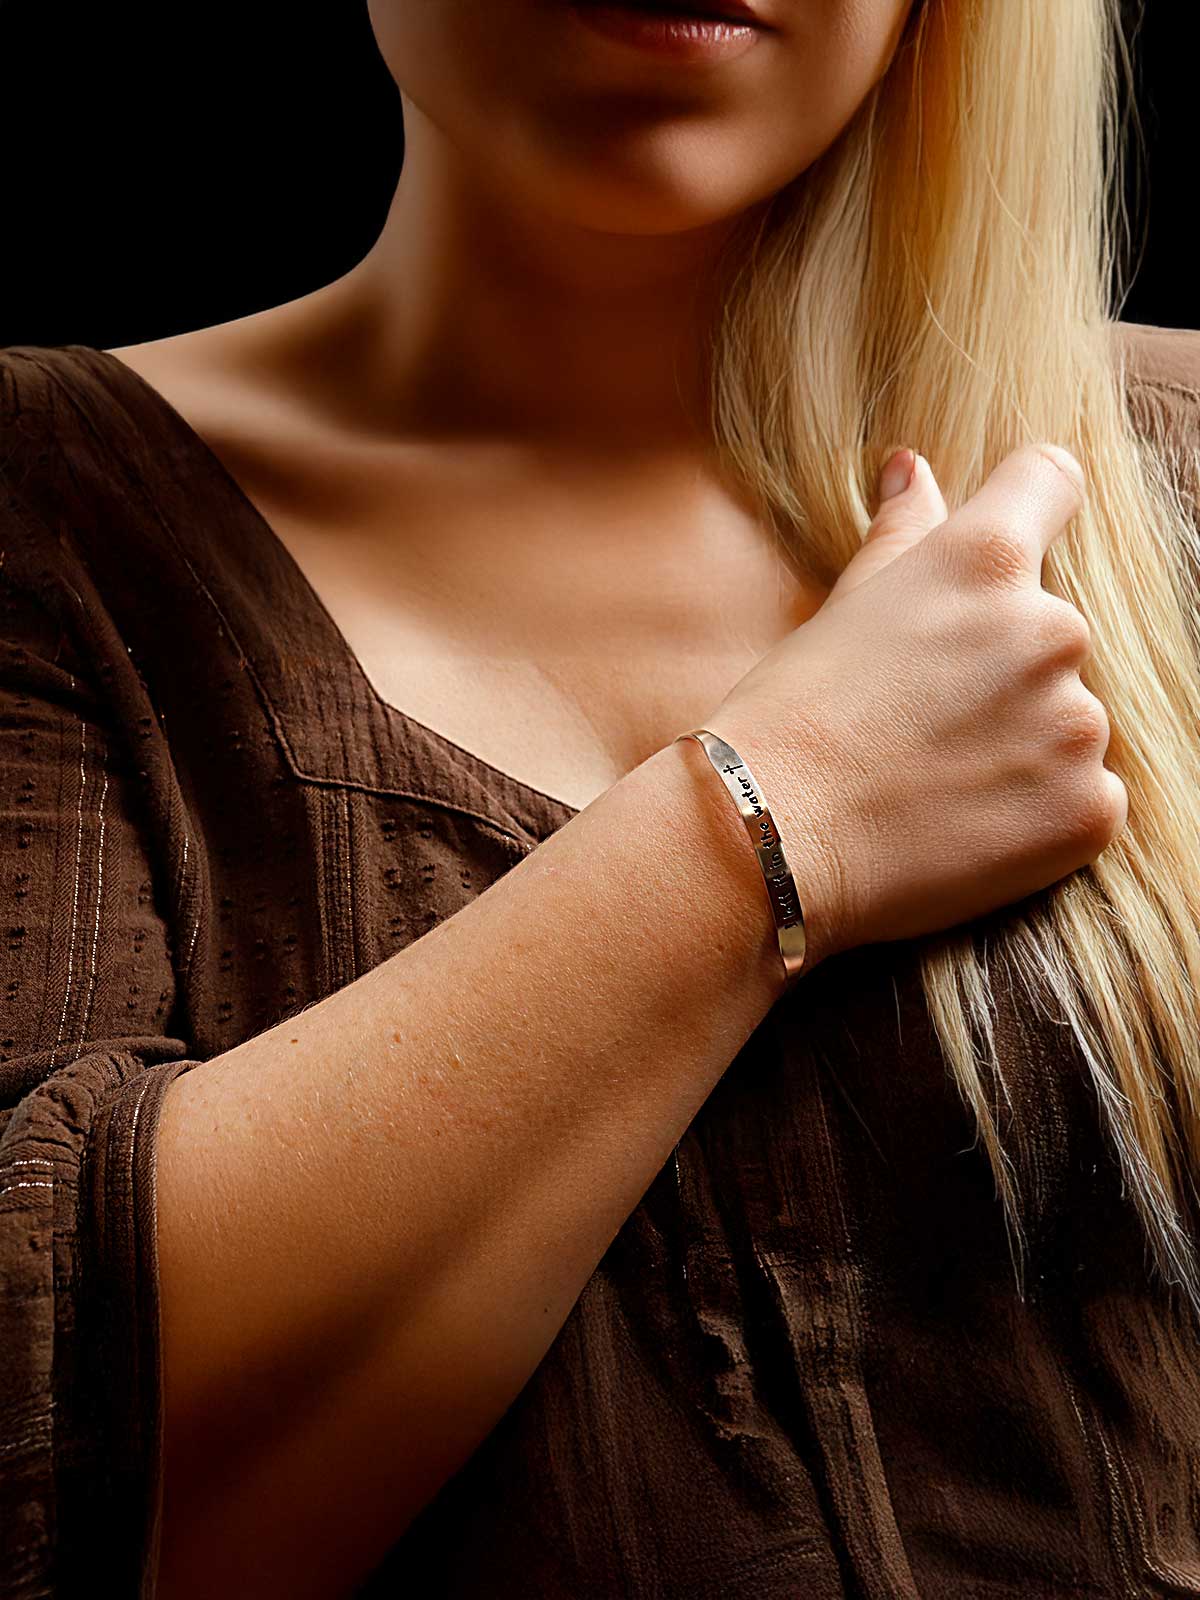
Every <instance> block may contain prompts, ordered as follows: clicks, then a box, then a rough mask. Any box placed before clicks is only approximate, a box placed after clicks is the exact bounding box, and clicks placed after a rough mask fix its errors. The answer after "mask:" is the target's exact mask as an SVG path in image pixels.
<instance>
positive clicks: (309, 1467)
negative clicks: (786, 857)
mask: <svg viewBox="0 0 1200 1600" xmlns="http://www.w3.org/2000/svg"><path fill="white" fill-rule="evenodd" d="M747 759H750V757H749V756H747ZM764 782H765V774H764ZM781 826H782V822H781ZM802 846H803V836H802V835H801V836H798V837H797V838H796V840H795V843H794V845H793V846H792V855H793V858H794V861H793V864H794V866H795V867H796V870H797V874H798V878H800V879H801V880H802V881H804V882H805V883H806V885H807V884H809V883H812V882H813V880H814V878H815V873H816V870H817V867H818V863H817V861H816V859H815V852H813V855H814V859H813V870H812V872H810V871H809V870H808V868H807V866H806V865H805V862H804V857H803V853H802ZM806 910H807V911H808V915H809V931H810V938H811V939H812V940H813V941H814V942H815V941H816V940H817V939H818V938H819V920H818V919H819V911H818V906H817V903H816V900H815V899H814V898H813V896H812V894H811V893H810V895H809V904H808V906H807V907H806ZM813 953H814V957H816V956H817V955H818V954H819V952H818V951H817V950H816V949H815V948H814V952H813ZM780 983H781V967H780V962H779V954H778V949H777V947H776V945H775V942H774V936H773V930H772V928H771V920H770V914H769V911H768V907H767V901H766V895H765V893H764V888H763V883H762V879H761V876H760V874H759V869H758V866H757V864H756V861H755V858H754V855H753V852H752V850H751V849H750V846H749V842H748V840H747V838H746V834H745V830H744V827H743V824H742V822H741V820H740V818H739V817H738V815H737V812H736V809H735V808H734V807H733V805H732V804H731V803H730V800H729V797H728V795H727V794H726V793H725V792H724V789H723V788H722V786H721V784H720V783H719V781H718V780H717V777H716V775H715V774H714V773H713V772H712V771H711V769H709V768H708V765H707V759H706V757H705V756H704V753H703V751H701V750H700V748H699V746H698V745H696V744H695V743H694V742H693V741H690V740H688V741H684V742H682V743H678V744H674V745H671V746H668V747H667V748H666V749H664V750H662V751H659V752H658V753H657V754H656V755H654V756H652V757H651V758H650V759H649V760H648V761H647V762H645V763H644V764H643V765H642V766H641V767H639V768H637V769H636V770H635V771H634V772H632V773H631V774H629V776H628V777H626V778H625V779H623V780H622V781H621V782H620V783H618V784H617V785H615V786H614V787H613V788H612V789H610V790H609V791H608V792H607V793H606V794H604V795H603V796H601V797H600V798H599V799H598V800H597V801H595V802H594V803H593V804H592V805H590V806H588V807H587V808H586V809H585V810H584V811H583V812H581V813H580V814H579V815H578V816H576V817H574V818H572V819H571V821H570V822H569V823H568V824H567V825H566V826H565V827H563V828H562V829H561V830H559V831H558V832H557V833H556V834H554V835H552V836H551V837H550V838H549V839H547V840H546V841H545V842H544V843H543V844H542V845H541V846H539V848H538V849H537V850H535V851H534V852H533V853H532V854H531V855H530V856H528V857H527V858H526V859H525V860H524V861H522V862H520V863H519V864H518V865H517V866H516V867H514V868H513V869H512V870H511V871H510V872H508V873H506V874H505V876H504V877H503V878H502V879H500V880H499V881H498V882H497V883H495V884H494V885H493V886H492V887H491V888H489V889H488V890H487V891H486V892H485V893H484V894H483V895H482V896H480V898H479V899H478V900H476V901H474V902H472V903H471V904H469V905H467V906H466V907H464V908H463V909H462V910H460V911H459V912H457V913H456V914H455V915H454V916H452V917H450V918H449V919H447V920H446V921H445V922H444V923H442V924H440V925H439V926H437V927H435V928H434V929H432V930H431V931H430V932H429V933H428V934H426V935H425V936H424V937H423V938H421V939H419V940H418V941H417V942H416V943H415V944H413V945H411V946H409V947H408V948H407V949H405V950H403V951H401V952H399V953H398V954H397V955H395V956H393V957H392V958H390V959H389V960H388V961H386V962H384V963H383V964H382V965H381V966H379V967H377V968H375V969H373V970H372V971H371V972H369V973H367V974H365V975H364V976H363V977H361V978H360V979H358V980H357V981H356V982H354V983H352V984H350V985H348V986H347V987H346V988H344V989H342V990H340V991H339V992H337V993H335V994H333V995H331V996H329V997H328V998H327V999H325V1000H323V1001H321V1002H320V1003H319V1004H316V1005H313V1006H311V1007H309V1008H308V1009H307V1010H305V1011H304V1012H302V1013H301V1014H299V1015H298V1016H295V1017H293V1018H291V1019H290V1020H288V1021H286V1022H284V1023H281V1024H279V1025H278V1026H277V1027H274V1028H272V1029H270V1030H268V1031H267V1032H265V1033H262V1034H260V1035H258V1036H257V1037H255V1038H253V1039H250V1040H248V1041H247V1042H245V1043H244V1044H241V1045H239V1046H238V1047H236V1048H235V1049H233V1050H230V1051H228V1052H226V1053H225V1054H223V1055H221V1056H219V1057H216V1058H214V1059H213V1060H211V1061H208V1062H205V1063H203V1064H202V1065H200V1066H198V1067H195V1068H193V1069H192V1070H191V1071H189V1072H188V1073H187V1074H185V1075H184V1076H183V1077H181V1078H180V1079H178V1080H177V1082H176V1083H175V1084H173V1085H172V1087H171V1089H170V1090H169V1092H168V1096H167V1099H166V1100H165V1102H164V1106H163V1111H162V1120H161V1125H160V1131H159V1144H158V1230H159V1252H160V1273H161V1295H162V1318H163V1342H164V1386H165V1458H166V1459H165V1471H164V1483H165V1498H164V1524H163V1565H162V1577H161V1586H160V1591H159V1592H160V1594H161V1595H162V1596H163V1600H177V1597H179V1596H185V1595H186V1596H191V1595H200V1594H204V1595H211V1594H216V1593H219V1594H222V1595H225V1596H228V1597H233V1596H237V1595H240V1594H243V1593H245V1594H251V1593H256V1594H262V1593H266V1592H271V1593H281V1594H282V1593H286V1594H288V1595H289V1596H293V1597H298V1596H302V1595H306V1594H312V1595H328V1594H331V1593H337V1592H339V1587H340V1586H341V1585H344V1584H347V1583H348V1582H349V1581H350V1580H351V1579H353V1578H354V1577H356V1576H360V1575H362V1574H363V1573H365V1572H366V1571H368V1570H369V1568H370V1567H371V1566H372V1565H373V1564H375V1562H376V1561H377V1560H378V1559H379V1558H380V1557H381V1556H382V1554H383V1553H384V1551H385V1550H386V1548H387V1546H388V1545H389V1544H390V1543H391V1542H393V1541H394V1540H395V1538H396V1537H397V1536H398V1535H399V1533H400V1532H401V1531H402V1529H403V1527H404V1525H405V1524H406V1522H407V1521H408V1519H409V1518H410V1517H411V1515H412V1514H413V1513H414V1512H415V1511H416V1510H417V1509H418V1508H419V1507H420V1506H421V1504H422V1503H423V1502H424V1501H425V1500H427V1499H428V1498H429V1496H430V1495H431V1494H432V1493H433V1492H434V1491H435V1490H436V1489H437V1488H438V1486H439V1485H440V1484H441V1483H442V1481H443V1480H444V1479H445V1478H446V1477H447V1476H448V1475H449V1474H450V1473H451V1472H452V1471H453V1470H454V1469H455V1468H456V1467H457V1466H458V1465H459V1464H460V1463H461V1462H462V1461H463V1460H464V1459H465V1457H466V1456H467V1455H468V1454H469V1453H470V1451H471V1450H472V1449H473V1448H474V1447H475V1446H476V1445H477V1444H478V1443H479V1441H480V1440H481V1439H482V1438H483V1437H484V1435H485V1434H486V1433H487V1432H488V1431H489V1429H490V1428H491V1427H492V1425H493V1424H494V1423H495V1422H496V1421H497V1420H498V1418H499V1417H500V1415H501V1414H502V1413H503V1411H504V1410H505V1409H506V1407H507V1406H508V1405H509V1403H510V1402H511V1401H512V1399H513V1398H514V1396H515V1395H516V1394H517V1392H518V1391H519V1390H520V1388H521V1386H522V1385H523V1384H524V1383H525V1381H526V1379H527V1378H528V1377H529V1375H530V1373H531V1372H532V1371H533V1369H534V1367H535V1366H536V1365H537V1363H538V1361H539V1360H540V1359H541V1357H542V1356H543V1355H544V1353H545V1351H546V1349H547V1348H548V1346H549V1344H550V1343H551V1341H552V1340H553V1338H554V1336H555V1334H556V1333H557V1331H558V1329H559V1327H560V1326H561V1324H562V1322H563V1321H564V1319H565V1317H566V1316H567V1313H568V1312H569V1310H570V1308H571V1306H572V1304H573V1303H574V1301H575V1299H576V1298H577V1296H578V1295H579V1292H580V1290H581V1289H582V1287H583V1285H584V1283H585V1282H586V1280H587V1278H588V1276H589V1275H590V1273H591V1272H592V1270H593V1269H594V1267H595V1265H596V1263H597V1261H598V1260H599V1258H600V1256H601V1255H602V1253H603V1251H604V1249H605V1247H606V1246H607V1244H608V1243H609V1241H610V1240H611V1238H612V1237H613V1235H614V1234H615V1232H616V1231H617V1229H618V1228H619V1226H620V1224H621V1223H622V1221H623V1220H624V1219H625V1217H626V1216H627V1215H628V1214H629V1213H630V1212H631V1211H632V1210H633V1208H634V1207H635V1206H636V1204H637V1202H638V1200H639V1198H640V1197H641V1195H642V1194H643V1193H644V1191H645V1189H646V1188H647V1187H648V1185H649V1183H650V1181H651V1179H652V1178H653V1176H654V1174H655V1173H656V1171H657V1170H658V1169H659V1167H660V1166H661V1165H662V1163H663V1162H664V1161H665V1160H666V1159H667V1157H668V1156H669V1154H670V1151H671V1149H672V1147H673V1146H674V1144H675V1143H676V1141H677V1140H678V1138H679V1136H680V1134H681V1133H682V1132H683V1130H684V1129H685V1128H686V1126H687V1124H688V1122H689V1121H690V1119H691V1118H692V1117H693V1115H694V1114H695V1112H696V1110H697V1109H698V1107H699V1106H700V1104H701V1103H702V1102H703V1100H704V1098H705V1097H706V1095H707V1094H708V1092H709V1090H710V1089H711V1088H712V1086H713V1084H714V1083H715V1082H716V1080H717V1078H718V1077H719V1076H720V1075H721V1073H722V1072H723V1070H724V1069H725V1068H726V1066H727V1065H728V1063H729V1062H730V1061H731V1060H732V1058H733V1056H734V1055H735V1054H736V1053H737V1051H738V1049H739V1048H740V1047H741V1045H742V1044H743V1043H744V1041H745V1040H746V1038H747V1037H748V1035H749V1034H750V1033H751V1032H752V1031H753V1029H754V1027H755V1025H756V1024H757V1023H758V1021H759V1020H760V1019H761V1017H762V1016H763V1015H764V1013H765V1012H766V1010H767V1009H768V1008H769V1007H770V1005H771V1003H772V1000H773V999H774V998H775V996H776V995H777V994H778V992H779V988H780Z"/></svg>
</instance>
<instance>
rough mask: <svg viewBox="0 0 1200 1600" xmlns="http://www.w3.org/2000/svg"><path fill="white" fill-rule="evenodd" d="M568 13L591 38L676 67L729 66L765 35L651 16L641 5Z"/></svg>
mask: <svg viewBox="0 0 1200 1600" xmlns="http://www.w3.org/2000/svg"><path fill="white" fill-rule="evenodd" d="M570 9H571V10H572V11H573V12H574V13H575V15H576V16H577V17H578V19H579V21H580V22H581V23H583V25H584V26H585V27H586V28H589V29H591V30H592V32H593V33H598V34H601V35H603V37H605V38H607V39H613V40H616V41H617V42H618V43H621V44H626V45H632V46H634V47H635V48H636V49H641V50H649V51H653V52H655V53H656V54H658V55H660V56H667V57H670V58H672V59H674V60H676V61H697V62H703V61H728V60H730V59H732V58H733V57H734V56H740V55H744V54H745V52H746V51H747V50H749V49H752V48H753V46H754V45H756V44H757V43H758V41H759V39H761V38H762V36H763V33H764V31H765V30H764V29H763V28H761V27H758V26H756V25H755V24H754V23H752V22H740V21H734V20H733V19H732V18H730V19H728V20H726V19H724V18H718V17H711V16H707V17H706V16H698V15H697V16H686V15H684V14H682V13H680V12H676V11H668V10H665V9H664V10H662V11H653V10H650V9H649V8H648V7H647V6H645V5H641V6H638V5H609V4H602V3H600V0H572V3H571V6H570Z"/></svg>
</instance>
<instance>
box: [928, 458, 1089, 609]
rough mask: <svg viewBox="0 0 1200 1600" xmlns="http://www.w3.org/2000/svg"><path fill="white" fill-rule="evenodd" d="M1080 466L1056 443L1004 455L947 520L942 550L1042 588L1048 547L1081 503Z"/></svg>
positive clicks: (976, 567)
mask: <svg viewBox="0 0 1200 1600" xmlns="http://www.w3.org/2000/svg"><path fill="white" fill-rule="evenodd" d="M1085 490H1086V485H1085V479H1084V473H1083V468H1082V467H1081V466H1080V465H1079V462H1078V461H1077V460H1076V459H1075V457H1074V456H1073V455H1071V453H1070V452H1069V451H1068V450H1064V449H1062V447H1061V446H1059V445H1054V444H1027V445H1022V446H1021V447H1020V449H1018V450H1014V451H1013V452H1012V453H1011V454H1010V455H1007V456H1005V458H1004V460H1003V461H1001V462H1000V464H999V466H997V467H996V468H995V470H994V471H993V472H991V473H990V474H989V475H988V477H987V479H986V480H985V482H984V483H983V485H982V487H981V488H980V489H978V490H977V492H976V493H975V494H973V495H972V496H971V498H970V499H969V500H967V501H964V503H963V504H962V505H961V506H960V507H959V508H958V510H957V511H955V512H954V513H953V515H952V516H950V517H949V518H947V520H946V525H945V528H944V529H943V530H942V539H943V543H944V550H945V554H946V556H947V558H948V559H950V560H951V561H958V560H961V561H965V562H967V563H969V565H970V568H971V571H972V572H976V573H978V572H981V571H982V572H983V573H984V574H991V575H994V576H999V577H1002V578H1011V579H1012V580H1013V581H1015V582H1024V583H1028V584H1035V585H1038V586H1040V585H1041V581H1042V561H1043V558H1044V557H1045V554H1046V552H1047V550H1048V549H1049V548H1050V546H1051V545H1052V544H1053V543H1054V541H1055V539H1057V538H1058V536H1059V535H1060V534H1061V533H1062V532H1063V530H1064V529H1065V528H1066V526H1067V524H1068V523H1069V522H1070V521H1071V519H1072V517H1074V516H1075V514H1076V513H1077V512H1078V511H1079V509H1080V508H1081V506H1082V505H1083V499H1084V494H1085Z"/></svg>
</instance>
